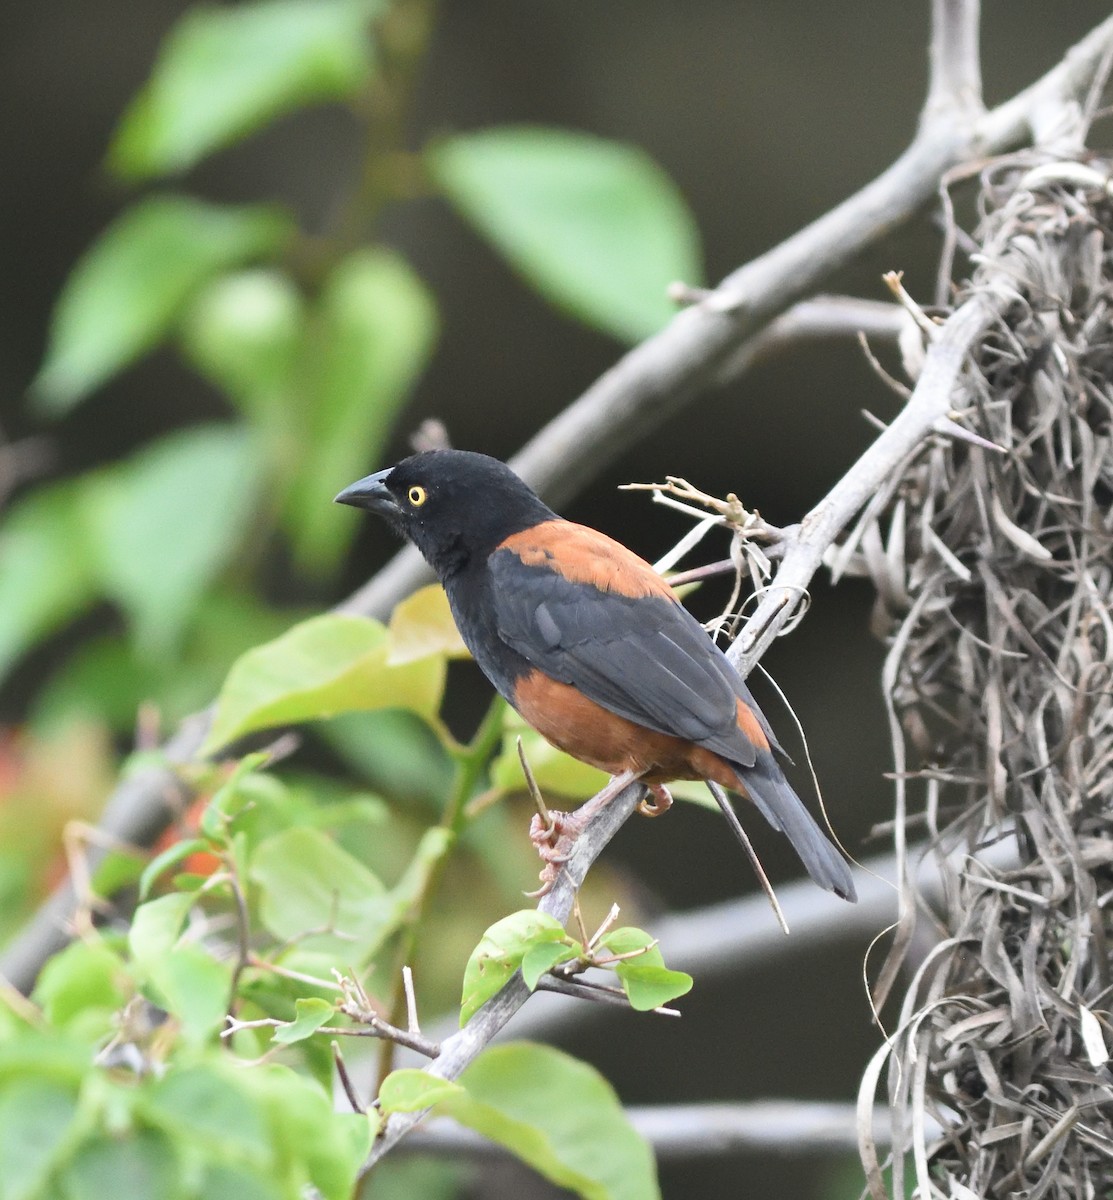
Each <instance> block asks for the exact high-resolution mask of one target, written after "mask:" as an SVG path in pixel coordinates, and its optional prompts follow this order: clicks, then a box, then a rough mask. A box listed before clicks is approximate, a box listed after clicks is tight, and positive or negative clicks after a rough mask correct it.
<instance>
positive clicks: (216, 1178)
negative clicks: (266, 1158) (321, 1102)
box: [195, 1164, 290, 1200]
mask: <svg viewBox="0 0 1113 1200" xmlns="http://www.w3.org/2000/svg"><path fill="white" fill-rule="evenodd" d="M195 1195H197V1196H203V1197H204V1200H289V1197H290V1193H289V1192H287V1191H282V1190H281V1189H280V1188H279V1185H278V1184H277V1183H275V1182H274V1181H273V1180H272V1179H269V1178H268V1177H267V1176H266V1175H265V1174H263V1173H255V1172H248V1171H245V1170H242V1169H240V1168H239V1167H226V1166H222V1165H220V1164H216V1165H208V1166H207V1167H206V1169H205V1174H204V1177H203V1178H202V1180H201V1182H200V1184H199V1185H198V1188H197V1191H196V1193H195Z"/></svg>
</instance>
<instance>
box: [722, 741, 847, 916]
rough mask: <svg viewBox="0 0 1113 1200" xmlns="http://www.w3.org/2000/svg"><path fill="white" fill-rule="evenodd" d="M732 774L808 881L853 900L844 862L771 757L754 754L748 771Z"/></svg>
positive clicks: (768, 754)
mask: <svg viewBox="0 0 1113 1200" xmlns="http://www.w3.org/2000/svg"><path fill="white" fill-rule="evenodd" d="M735 771H736V773H737V775H738V780H739V783H740V784H741V785H742V788H743V789H744V791H745V793H746V795H748V796H749V797H750V799H751V800H752V801H753V802H754V804H755V805H756V806H757V808H758V809H759V811H760V812H761V815H762V816H763V817H764V818H765V819H766V820H767V821H768V822H769V824H770V825H772V826H773V828H774V829H777V830H780V831H781V832H782V833H783V834H784V835H785V836H786V837H787V838H788V840H789V841H790V842H791V843H792V848H793V850H795V851H796V853H797V854H798V855H799V856H800V861H801V862H802V863H803V864H804V866H805V867H806V868H807V871H808V874H809V875H810V876H811V877H812V879H814V880H815V882H816V883H818V884H819V886H820V887H822V888H826V889H827V890H828V891H829V892H834V893H835V895H836V896H841V897H842V898H843V899H844V900H851V901H853V900H857V899H858V893H857V892H856V891H855V890H854V880H853V879H852V878H851V876H850V868H849V867H848V866H847V863H846V859H845V858H843V856H842V855H841V854H840V853H839V851H838V850H836V849H835V847H834V846H833V845H832V844H831V842H830V840H829V839H828V837H827V835H826V834H825V833H824V832H823V830H822V829H820V827H819V825H818V824H817V823H816V820H815V818H814V817H813V816H812V814H811V813H810V812H808V810H807V809H806V808H805V807H804V802H803V801H802V800H801V799H800V797H799V796H797V794H796V793H795V792H794V791H793V790H792V786H791V784H790V783H789V782H788V780H787V779H786V778H785V776H784V772H783V771H782V770H781V768H780V767H779V766H778V765H777V762H776V760H775V759H774V758H773V755H772V754H771V753H770V752H769V751H767V750H766V751H764V752H762V753H759V754H758V757H757V762H756V763H754V765H753V766H752V767H735Z"/></svg>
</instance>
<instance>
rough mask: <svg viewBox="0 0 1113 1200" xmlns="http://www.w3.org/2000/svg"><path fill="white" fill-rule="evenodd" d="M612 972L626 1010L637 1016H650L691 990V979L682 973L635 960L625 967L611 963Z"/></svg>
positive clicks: (623, 964) (622, 964)
mask: <svg viewBox="0 0 1113 1200" xmlns="http://www.w3.org/2000/svg"><path fill="white" fill-rule="evenodd" d="M614 970H615V974H616V975H617V976H618V978H619V981H620V982H621V984H622V990H623V991H624V992H625V993H626V997H627V999H628V1000H629V1001H630V1007H631V1008H635V1009H637V1011H638V1012H651V1011H652V1010H653V1009H655V1008H659V1007H660V1006H661V1005H662V1004H668V1003H669V1001H670V1000H675V999H677V997H679V996H686V995H687V994H688V993H689V992H690V991H691V990H692V983H693V980H692V977H691V975H686V974H685V973H684V972H683V971H670V970H669V969H668V968H667V967H654V966H648V965H642V964H641V963H640V962H639V961H638V960H636V959H635V960H634V961H633V962H628V963H627V962H623V963H615V964H614Z"/></svg>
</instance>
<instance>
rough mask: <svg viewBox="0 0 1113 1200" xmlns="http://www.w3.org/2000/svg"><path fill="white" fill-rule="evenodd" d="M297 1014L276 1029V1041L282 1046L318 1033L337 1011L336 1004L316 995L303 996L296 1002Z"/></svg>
mask: <svg viewBox="0 0 1113 1200" xmlns="http://www.w3.org/2000/svg"><path fill="white" fill-rule="evenodd" d="M295 1010H296V1012H297V1016H296V1017H295V1018H294V1019H293V1020H292V1021H291V1022H290V1023H289V1025H283V1026H281V1028H279V1029H276V1030H275V1031H274V1039H273V1040H274V1041H276V1042H278V1044H279V1045H280V1046H289V1045H290V1044H291V1043H293V1042H300V1041H302V1039H303V1038H307V1037H310V1036H311V1035H312V1034H314V1033H316V1032H317V1030H318V1029H320V1028H321V1026H322V1025H324V1024H325V1023H326V1022H327V1021H329V1020H330V1019H331V1018H332V1017H333V1015H334V1014H335V1012H336V1008H335V1006H334V1005H332V1004H330V1003H329V1002H328V1001H327V1000H321V999H319V998H318V997H316V996H310V997H308V998H302V999H300V1000H298V1001H297V1002H296V1004H295Z"/></svg>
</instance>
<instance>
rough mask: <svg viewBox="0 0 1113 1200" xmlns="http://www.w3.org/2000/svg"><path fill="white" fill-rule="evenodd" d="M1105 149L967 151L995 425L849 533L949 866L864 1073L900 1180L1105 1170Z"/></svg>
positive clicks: (1110, 519)
mask: <svg viewBox="0 0 1113 1200" xmlns="http://www.w3.org/2000/svg"><path fill="white" fill-rule="evenodd" d="M1111 172H1113V165H1111V164H1110V163H1108V162H1105V161H1102V160H1099V159H1097V158H1094V157H1089V156H1085V157H1083V156H1077V159H1076V160H1075V161H1071V160H1064V159H1060V158H1053V157H1051V156H1049V155H1036V154H1033V153H1030V154H1027V155H1025V156H1014V157H1010V158H1007V159H1003V160H999V161H996V162H994V163H993V164H992V165H990V166H989V167H988V168H986V170H985V171H984V173H983V175H982V179H981V192H980V224H979V228H978V229H977V231H976V232H975V234H974V235H973V236H974V241H975V242H976V244H977V247H976V252H975V253H973V254H972V255H971V257H970V263H971V264H972V267H973V274H972V276H971V278H970V279H969V281H967V282H964V283H963V284H962V285H961V286H959V287H958V288H957V289H956V290H955V293H954V294H955V304H956V306H957V305H960V304H962V303H963V302H965V301H967V300H969V299H970V298H971V297H974V296H979V295H980V296H981V297H982V298H983V299H985V300H987V301H988V302H989V303H990V304H991V305H992V306H993V309H994V311H995V312H996V314H997V319H996V320H995V321H994V323H993V324H992V325H991V327H990V329H989V332H988V334H987V335H986V336H984V337H983V338H982V339H980V340H979V342H978V343H976V344H975V346H974V347H973V349H972V352H971V354H970V357H969V361H968V365H967V368H966V370H965V371H964V373H963V376H962V381H961V385H960V386H961V391H960V393H959V394H958V395H956V396H955V402H954V408H955V410H956V411H957V413H958V414H960V415H958V416H957V417H956V419H957V420H958V421H960V422H961V424H962V425H963V426H964V427H965V428H966V429H968V430H971V431H974V432H975V433H976V434H977V435H979V436H980V437H981V438H984V439H987V440H988V441H990V442H993V443H995V445H996V446H997V447H1000V450H997V451H995V450H991V449H988V448H986V447H983V446H977V445H972V444H970V443H969V442H966V441H963V440H958V439H954V438H947V439H942V438H940V439H938V440H935V441H933V442H932V444H930V445H928V446H925V447H924V448H923V449H922V450H921V452H920V453H918V454H917V455H916V457H915V458H914V459H913V460H912V461H911V462H910V463H909V464H908V467H907V469H906V470H905V471H904V472H903V473H902V475H901V477H900V479H899V480H898V481H895V482H894V485H893V487H892V489H891V490H890V492H889V494H888V495H887V496H886V497H880V498H879V501H878V503H877V504H876V505H874V506H873V510H874V511H873V513H871V514H869V515H868V522H869V524H868V526H867V527H866V528H865V533H864V536H863V541H862V548H863V550H864V551H865V552H866V553H865V558H866V560H867V562H869V563H870V564H871V573H872V574H873V575H874V578H875V580H876V582H877V584H878V594H879V600H878V609H877V613H876V614H875V615H876V619H877V623H878V626H879V629H880V630H882V631H883V632H884V635H885V636H886V637H887V639H888V641H889V643H890V647H891V649H890V654H889V659H888V664H887V670H886V675H885V679H886V692H887V696H888V700H889V703H890V711H891V714H892V719H893V730H894V742H895V748H896V753H897V774H898V784H897V790H898V814H897V816H898V823H899V826H900V829H901V832H900V834H899V835H898V844H899V845H901V846H903V843H904V840H905V836H906V837H907V841H908V842H910V843H917V844H919V845H921V846H922V845H923V844H924V839H925V837H926V840H927V844H928V846H929V850H928V852H927V853H928V854H930V855H932V856H934V857H935V858H936V860H937V862H938V865H939V866H940V867H941V869H942V871H943V878H944V899H943V901H942V902H941V904H940V905H938V906H932V907H931V908H929V907H928V906H926V905H924V904H923V903H922V902H918V901H917V900H916V899H915V898H914V894H913V892H912V890H911V887H910V888H909V891H908V892H907V904H906V914H905V917H904V919H903V920H902V922H901V926H900V927H899V929H898V931H897V945H896V948H895V951H894V954H893V955H892V956H891V959H890V965H891V964H892V963H895V962H897V961H898V960H901V959H903V961H904V965H905V969H906V972H907V973H906V975H905V977H904V978H905V984H906V993H905V999H904V1003H903V1008H902V1011H901V1013H900V1016H899V1019H898V1020H894V1018H893V1017H890V1018H889V1020H888V1021H887V1022H886V1024H887V1028H888V1029H889V1032H890V1033H891V1034H892V1037H891V1039H890V1041H889V1043H888V1045H887V1047H886V1048H885V1050H883V1052H882V1053H881V1054H879V1056H878V1058H877V1059H876V1060H875V1064H874V1066H873V1067H872V1068H871V1072H872V1079H871V1077H870V1075H869V1074H868V1075H867V1080H866V1083H865V1085H864V1091H863V1096H864V1097H865V1095H866V1093H867V1092H868V1093H869V1096H868V1098H869V1100H870V1101H871V1102H872V1099H873V1088H874V1085H875V1084H877V1081H878V1079H879V1078H880V1072H881V1070H882V1068H883V1067H886V1066H887V1076H888V1081H889V1094H888V1099H889V1102H890V1104H891V1105H892V1106H893V1109H894V1116H895V1121H896V1126H897V1135H896V1146H897V1149H896V1151H895V1153H894V1164H893V1166H894V1179H893V1192H894V1193H895V1195H897V1196H904V1195H907V1194H909V1190H910V1187H909V1185H912V1184H913V1183H914V1185H915V1187H916V1188H917V1194H918V1195H919V1196H920V1197H921V1200H928V1197H933V1196H942V1197H948V1198H950V1197H960V1198H962V1200H969V1198H970V1196H971V1194H972V1195H973V1196H976V1197H987V1198H994V1200H996V1198H998V1197H1000V1198H1006V1197H1025V1198H1026V1200H1039V1198H1040V1197H1055V1198H1060V1197H1061V1198H1063V1200H1066V1198H1068V1197H1069V1198H1070V1200H1083V1198H1085V1197H1109V1196H1113V1074H1111V1073H1110V1068H1109V1063H1108V1061H1107V1059H1108V1051H1107V1049H1106V1047H1107V1046H1108V1045H1110V1044H1113V1041H1111V1038H1113V978H1111V967H1110V962H1111V950H1113V446H1111V437H1113V199H1111V189H1110V187H1108V186H1107V184H1108V181H1109V180H1110V178H1111ZM882 505H884V506H885V507H884V511H881V509H882ZM914 858H915V855H913V854H912V853H911V852H909V854H908V859H907V873H908V876H909V878H910V879H911V880H914V878H915V873H916V869H917V864H916V862H915V861H914ZM917 910H918V911H917ZM914 923H915V925H916V927H917V928H916V932H915V934H913V925H914ZM929 933H930V935H931V936H930V937H929V938H926V939H925V936H924V935H925V934H929ZM913 971H914V972H915V973H914V974H912V972H913ZM893 977H894V976H893V974H892V973H890V974H889V975H888V976H887V979H888V981H889V982H891V980H892V978H893ZM867 1140H868V1135H867ZM909 1155H911V1159H912V1161H911V1162H908V1161H907V1158H908V1156H909ZM864 1157H866V1159H867V1162H868V1158H869V1156H868V1154H866V1155H864ZM910 1174H911V1176H912V1178H909V1175H910ZM873 1187H874V1191H875V1193H877V1194H880V1193H878V1188H879V1187H880V1176H878V1175H877V1174H875V1175H874V1182H873ZM906 1189H907V1190H906Z"/></svg>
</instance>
